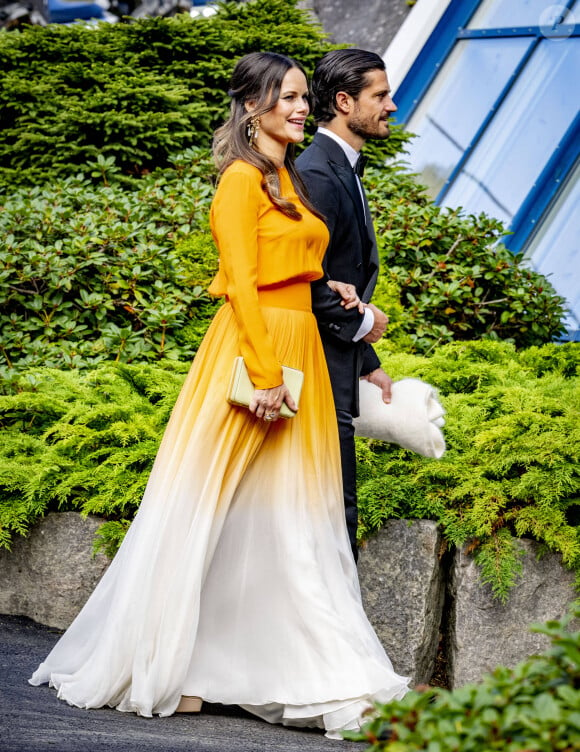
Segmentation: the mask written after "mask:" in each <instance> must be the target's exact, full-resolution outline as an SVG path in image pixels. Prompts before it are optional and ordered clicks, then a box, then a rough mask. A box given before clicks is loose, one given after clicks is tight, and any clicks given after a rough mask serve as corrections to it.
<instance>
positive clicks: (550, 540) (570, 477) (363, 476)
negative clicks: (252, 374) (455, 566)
mask: <svg viewBox="0 0 580 752" xmlns="http://www.w3.org/2000/svg"><path fill="white" fill-rule="evenodd" d="M579 348H580V346H578V345H572V344H571V345H561V346H558V345H546V346H544V347H542V348H534V349H532V350H528V351H525V352H523V353H516V352H515V350H514V348H513V346H511V345H508V344H505V343H496V342H485V343H484V342H482V343H466V344H453V345H446V346H444V347H441V348H438V349H437V350H436V351H435V353H434V355H433V356H432V357H431V358H426V357H419V356H414V355H403V354H391V355H388V357H387V359H386V362H385V366H386V367H387V370H389V372H390V373H391V374H392V375H393V377H395V378H401V377H404V376H416V377H419V378H423V379H424V380H426V381H429V382H430V383H432V384H434V385H436V386H438V387H439V389H440V390H441V393H442V395H443V396H442V400H443V402H444V404H445V406H446V408H447V411H448V414H447V416H446V420H447V423H446V428H445V434H446V440H447V444H448V451H447V453H446V454H445V455H444V457H443V458H442V459H440V460H431V459H426V458H423V457H419V456H418V455H414V454H412V453H411V452H409V451H406V450H404V449H400V448H398V447H395V446H392V445H388V444H384V443H382V442H378V441H370V440H364V439H358V440H357V447H358V459H359V502H360V504H359V506H360V513H361V534H362V536H363V537H367V536H369V535H370V534H372V532H373V531H374V530H376V529H378V528H379V527H380V526H381V525H382V524H383V523H384V522H385V521H386V520H387V519H389V518H392V517H402V518H426V519H434V520H437V521H438V522H439V523H440V525H441V529H442V532H443V534H444V536H445V537H446V539H447V541H448V542H449V543H450V544H453V545H462V544H465V543H468V544H470V546H471V548H472V549H473V550H475V552H476V556H477V557H478V561H479V563H480V564H481V566H482V575H483V578H484V580H486V581H488V582H490V583H491V585H492V587H493V589H494V592H495V593H496V594H497V595H498V596H499V597H500V598H505V597H506V596H507V593H508V592H509V588H510V587H511V585H512V584H513V582H514V580H515V578H516V577H517V574H518V561H519V560H518V554H517V549H516V547H515V546H514V536H522V535H528V536H531V537H533V538H535V539H537V540H539V541H541V542H543V543H544V544H545V546H546V547H547V548H549V549H551V550H553V551H557V552H559V553H560V554H561V556H562V561H563V563H564V565H565V566H567V567H570V568H572V569H575V570H576V571H577V572H579V574H580V535H579V528H578V527H577V526H575V525H574V524H573V520H572V518H571V516H570V515H571V514H573V513H574V511H575V510H578V496H579V493H578V491H579V486H580V474H579V471H578V468H579V466H580V464H579V462H578V459H579V458H578V446H579V445H580V441H579V436H578V432H579V425H580V422H579V420H578V417H579V413H580V380H579V377H578V364H579V362H580V354H579ZM186 368H187V366H186V365H185V364H181V363H173V364H172V362H171V361H165V362H164V363H162V364H161V365H153V364H150V365H146V364H135V365H125V364H118V365H116V366H115V365H114V364H105V365H101V366H99V367H97V368H95V369H93V370H91V371H75V370H72V371H68V372H66V371H59V370H51V369H43V368H38V369H30V370H28V371H24V372H22V373H20V374H18V375H15V376H13V378H12V381H11V382H5V395H4V396H3V397H0V429H1V430H0V442H1V443H0V467H1V471H0V545H8V544H9V542H10V539H11V536H12V534H14V533H17V534H23V533H25V532H26V531H27V529H28V528H29V526H30V524H31V523H32V522H34V521H35V520H36V519H37V518H38V517H39V516H41V515H44V514H45V513H46V512H48V511H51V510H55V509H66V510H68V509H78V510H80V511H82V512H85V513H89V512H90V513H95V514H100V515H103V516H104V517H105V518H106V519H107V520H108V521H109V522H110V523H111V524H108V525H107V526H106V527H105V528H104V529H103V532H102V536H103V546H104V547H105V548H106V550H107V551H108V552H109V553H111V552H113V551H114V550H115V547H116V545H118V543H119V540H120V538H121V537H122V535H123V533H124V530H125V529H126V525H127V520H130V519H131V518H132V516H133V514H134V512H135V511H136V509H137V507H138V505H139V503H140V500H141V496H142V493H143V489H144V486H145V483H146V481H147V476H148V473H149V470H150V467H151V465H152V462H153V459H154V457H155V452H156V449H157V445H158V443H159V441H160V439H161V435H162V432H163V430H164V426H165V422H166V420H167V417H168V415H169V412H170V409H171V407H172V405H173V401H174V400H175V398H176V395H177V393H178V390H179V387H180V385H181V382H182V379H183V374H184V373H185V370H186Z"/></svg>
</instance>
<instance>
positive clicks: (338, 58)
mask: <svg viewBox="0 0 580 752" xmlns="http://www.w3.org/2000/svg"><path fill="white" fill-rule="evenodd" d="M373 70H385V62H384V60H383V59H382V57H380V56H379V55H377V54H376V53H375V52H369V51H368V50H357V49H349V50H332V51H331V52H327V53H326V55H324V57H323V58H322V59H321V60H320V61H319V62H318V64H317V66H316V68H315V69H314V76H313V77H312V99H313V110H312V114H313V115H314V120H315V121H316V122H317V123H328V122H330V121H331V120H332V119H333V118H334V117H335V116H336V114H337V110H336V95H337V94H338V92H339V91H345V92H346V93H347V94H350V96H351V97H353V99H358V96H359V94H360V93H361V91H362V90H363V89H364V87H365V86H366V85H367V84H368V78H367V73H369V72H370V71H373Z"/></svg>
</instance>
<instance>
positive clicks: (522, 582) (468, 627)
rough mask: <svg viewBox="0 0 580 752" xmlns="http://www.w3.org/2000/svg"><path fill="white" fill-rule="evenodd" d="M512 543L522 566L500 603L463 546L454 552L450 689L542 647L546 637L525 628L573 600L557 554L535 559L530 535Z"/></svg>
mask: <svg viewBox="0 0 580 752" xmlns="http://www.w3.org/2000/svg"><path fill="white" fill-rule="evenodd" d="M516 545H518V546H519V547H521V550H522V552H523V559H522V562H523V570H522V574H521V576H520V577H519V580H518V582H517V584H516V585H515V586H514V587H513V589H512V590H511V592H510V595H509V599H508V601H507V603H506V604H505V605H504V604H502V603H500V602H499V601H498V600H497V599H496V598H494V596H493V594H492V591H491V588H490V587H489V586H488V585H484V584H482V583H481V581H480V570H479V568H478V567H477V566H476V565H475V563H474V561H473V559H472V558H471V557H470V556H468V555H467V554H466V553H465V551H463V550H458V551H456V552H455V556H454V561H453V564H452V566H451V577H450V590H451V599H452V604H453V605H452V609H451V615H450V621H449V633H448V647H447V658H448V678H449V682H450V686H451V688H454V687H459V686H462V685H463V684H466V683H468V682H475V681H479V680H480V679H481V677H482V676H483V675H484V674H486V673H488V672H490V671H493V669H494V668H495V667H496V666H499V665H503V666H510V667H513V666H515V665H516V664H517V663H519V662H520V661H522V660H524V659H526V658H528V657H529V656H531V655H534V654H536V653H540V652H542V651H544V650H545V649H546V648H547V647H548V646H549V638H548V637H547V636H545V635H541V634H537V633H534V632H530V631H529V627H530V625H531V624H533V623H535V622H544V621H548V620H550V619H561V618H562V617H563V616H564V614H565V613H566V611H567V609H568V605H569V604H570V603H572V601H573V600H574V599H575V592H574V575H573V573H572V572H571V571H568V570H566V569H564V568H563V567H562V564H561V559H560V556H558V555H556V554H547V555H545V556H543V557H542V558H541V559H538V553H539V544H538V543H536V542H535V541H532V540H527V539H521V540H519V541H517V543H516Z"/></svg>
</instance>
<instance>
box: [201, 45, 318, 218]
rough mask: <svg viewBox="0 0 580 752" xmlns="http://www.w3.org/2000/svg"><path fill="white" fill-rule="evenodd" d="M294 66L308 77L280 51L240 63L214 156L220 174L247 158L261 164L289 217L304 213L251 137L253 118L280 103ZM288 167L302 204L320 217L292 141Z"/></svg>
mask: <svg viewBox="0 0 580 752" xmlns="http://www.w3.org/2000/svg"><path fill="white" fill-rule="evenodd" d="M291 68H298V70H300V71H302V73H304V77H305V78H306V73H305V71H304V69H303V67H302V66H301V65H300V63H298V62H296V60H292V58H289V57H286V55H280V54H278V53H277V52H251V53H250V54H249V55H244V57H243V58H241V59H240V60H239V61H238V62H237V64H236V67H235V68H234V72H233V74H232V78H231V81H230V89H229V91H228V94H229V96H230V97H231V98H232V102H231V109H230V117H229V118H228V120H227V121H226V122H225V123H224V124H223V125H222V126H221V127H220V128H218V129H217V130H216V131H215V133H214V139H213V155H214V160H215V163H216V165H217V168H218V170H219V173H220V175H221V174H222V173H223V172H224V170H225V169H226V168H227V167H228V166H229V165H230V164H231V163H232V162H234V161H235V160H236V159H243V160H244V161H245V162H249V163H250V164H252V165H254V167H257V168H258V169H259V170H260V171H261V172H262V174H263V176H264V180H263V183H262V187H263V189H264V190H265V191H266V193H267V194H268V196H269V197H270V199H271V200H272V203H274V204H275V205H276V206H277V207H278V209H280V211H281V212H283V213H284V214H286V215H287V216H288V217H291V218H292V219H300V218H301V216H302V215H301V214H300V212H299V211H298V209H297V208H296V206H295V205H294V204H293V203H292V202H291V201H288V200H287V199H285V198H284V197H283V196H281V195H280V178H279V176H278V170H277V168H276V165H275V164H274V163H273V162H272V160H271V159H269V158H268V157H267V156H266V155H265V154H262V153H261V152H259V151H258V150H257V149H255V148H254V147H253V146H252V144H251V143H250V142H249V140H248V125H249V123H250V120H251V119H252V118H254V117H258V118H259V117H260V115H263V114H264V113H266V112H269V111H270V110H271V109H273V108H274V107H275V106H276V103H277V102H278V98H279V96H280V89H281V87H282V81H283V79H284V76H285V75H286V73H287V72H288V71H289V70H290V69H291ZM246 103H251V105H252V109H251V112H248V111H247V110H246V106H245V105H246ZM284 166H285V167H286V168H287V170H288V173H289V175H290V178H291V180H292V183H293V184H294V188H295V189H296V193H297V195H298V196H299V198H300V200H301V201H302V203H303V204H304V205H305V206H306V207H307V208H308V209H310V211H312V212H313V213H314V214H316V215H317V216H320V214H319V213H318V212H317V211H316V209H314V207H313V206H312V204H311V203H310V200H309V199H308V193H307V191H306V187H305V185H304V183H303V182H302V179H301V178H300V176H299V175H298V171H297V170H296V167H295V166H294V144H289V145H288V148H287V149H286V155H285V158H284Z"/></svg>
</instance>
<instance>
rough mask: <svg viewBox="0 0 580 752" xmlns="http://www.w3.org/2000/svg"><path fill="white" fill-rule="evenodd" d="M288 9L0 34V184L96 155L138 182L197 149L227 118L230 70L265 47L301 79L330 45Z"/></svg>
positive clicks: (264, 7)
mask: <svg viewBox="0 0 580 752" xmlns="http://www.w3.org/2000/svg"><path fill="white" fill-rule="evenodd" d="M295 6H296V3H295V2H292V1H291V0H257V1H256V2H250V3H233V2H228V3H224V4H222V5H221V6H220V9H219V12H218V13H217V14H216V15H215V16H212V17H209V18H197V19H192V18H190V17H189V16H188V15H187V14H182V15H177V16H175V17H173V18H169V19H163V18H147V19H142V20H139V21H135V22H132V23H126V24H125V23H121V24H114V25H112V24H105V23H103V24H100V25H98V26H97V27H90V28H87V27H85V26H82V25H80V24H78V25H71V26H66V25H58V24H51V25H49V26H46V27H30V28H28V29H26V30H24V31H15V32H14V33H11V34H2V35H0V185H1V184H2V183H4V184H5V185H9V186H12V185H14V184H15V183H22V182H25V183H36V184H38V183H43V182H46V181H47V180H52V179H54V178H55V177H58V176H66V175H70V174H71V172H72V173H73V174H74V172H75V171H76V170H78V168H79V167H83V166H84V165H86V164H89V163H96V160H97V157H98V155H99V154H101V155H102V156H103V157H106V158H110V159H112V160H114V161H115V164H116V165H117V167H119V168H120V170H121V171H122V173H123V174H125V175H128V176H139V175H142V174H143V173H144V172H147V171H150V170H152V169H155V168H159V167H164V166H166V165H167V164H169V157H170V155H171V154H174V153H176V152H179V151H183V150H184V149H186V148H190V147H192V146H205V147H207V146H209V144H210V142H211V135H212V132H213V130H214V129H215V128H216V127H217V126H218V125H219V124H221V122H222V121H223V120H224V117H225V115H226V113H227V111H228V109H229V100H228V97H227V94H226V92H227V88H228V83H229V78H230V74H231V72H232V69H233V66H234V63H235V61H236V60H237V59H238V58H239V57H241V56H242V55H244V54H246V53H247V52H251V51H253V50H260V49H267V50H272V51H276V52H283V53H286V54H288V55H291V56H295V57H297V58H298V59H299V60H300V61H301V62H302V63H303V64H304V65H305V67H306V68H307V69H309V70H312V68H313V66H314V63H315V62H316V60H317V59H318V58H319V57H321V55H322V54H323V53H324V52H325V51H326V50H327V49H329V48H330V45H329V44H328V43H327V42H326V41H325V40H324V36H323V34H322V33H321V31H320V29H319V28H317V27H316V26H314V25H313V24H312V22H311V20H310V17H309V16H308V15H307V14H306V13H305V12H304V11H301V10H299V9H297V8H296V7H295Z"/></svg>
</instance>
